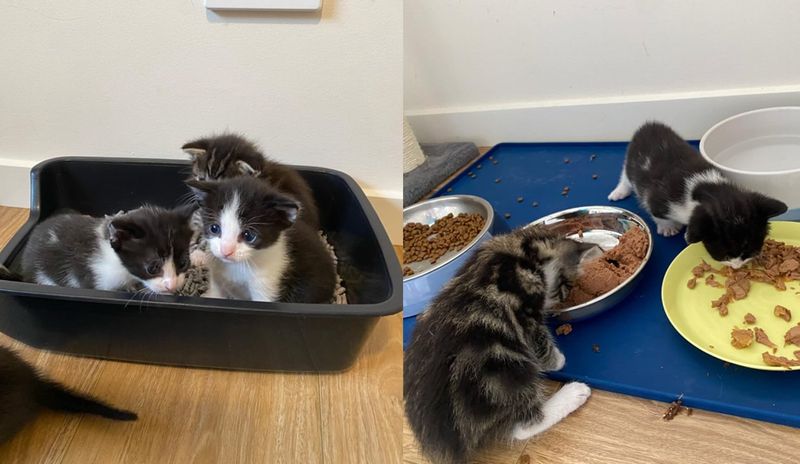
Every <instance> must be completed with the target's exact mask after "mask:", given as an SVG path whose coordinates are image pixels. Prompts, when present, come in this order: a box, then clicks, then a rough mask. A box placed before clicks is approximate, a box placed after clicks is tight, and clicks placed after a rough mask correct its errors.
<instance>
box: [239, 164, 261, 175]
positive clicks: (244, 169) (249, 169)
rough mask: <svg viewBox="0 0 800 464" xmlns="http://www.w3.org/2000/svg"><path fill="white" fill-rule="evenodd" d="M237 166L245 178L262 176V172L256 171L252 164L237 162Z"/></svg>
mask: <svg viewBox="0 0 800 464" xmlns="http://www.w3.org/2000/svg"><path fill="white" fill-rule="evenodd" d="M236 166H238V167H239V172H241V173H242V174H244V175H245V176H253V177H258V175H259V174H261V171H258V170H256V169H255V168H254V167H253V166H251V165H250V163H247V162H246V161H242V160H239V161H237V162H236Z"/></svg>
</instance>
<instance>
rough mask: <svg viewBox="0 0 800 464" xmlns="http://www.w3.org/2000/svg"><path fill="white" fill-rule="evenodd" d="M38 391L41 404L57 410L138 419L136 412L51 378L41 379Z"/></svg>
mask: <svg viewBox="0 0 800 464" xmlns="http://www.w3.org/2000/svg"><path fill="white" fill-rule="evenodd" d="M36 393H37V395H36V398H37V400H38V401H39V404H41V405H42V406H44V407H46V408H48V409H52V410H55V411H65V412H74V413H86V414H95V415H97V416H102V417H106V418H108V419H114V420H121V421H132V420H136V419H138V416H137V415H136V413H133V412H130V411H125V410H123V409H117V408H114V407H112V406H109V405H107V404H105V403H103V402H101V401H99V400H96V399H94V398H92V397H89V396H84V395H81V394H78V393H74V392H72V391H70V390H69V389H68V388H66V387H64V386H63V385H59V384H58V383H56V382H53V381H50V380H44V379H43V380H41V382H40V383H39V386H38V389H37V392H36Z"/></svg>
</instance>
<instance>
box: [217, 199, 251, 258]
mask: <svg viewBox="0 0 800 464" xmlns="http://www.w3.org/2000/svg"><path fill="white" fill-rule="evenodd" d="M219 226H220V229H222V232H221V233H220V235H219V237H212V238H211V239H209V240H208V246H209V248H210V249H211V253H213V254H214V256H216V257H217V258H219V259H221V260H223V261H226V262H231V261H243V260H246V259H247V257H248V256H249V255H250V252H251V251H252V248H250V247H249V246H247V245H246V244H244V243H240V242H239V235H241V233H242V227H241V225H240V224H239V193H238V192H234V194H233V198H232V199H231V201H230V202H228V203H226V204H225V206H223V207H222V211H221V212H220V215H219Z"/></svg>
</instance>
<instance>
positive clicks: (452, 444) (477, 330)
mask: <svg viewBox="0 0 800 464" xmlns="http://www.w3.org/2000/svg"><path fill="white" fill-rule="evenodd" d="M595 247H596V246H595V245H593V244H582V243H578V242H574V241H571V240H567V239H562V238H558V237H556V236H555V235H553V233H551V232H548V231H545V230H543V229H541V228H537V227H529V228H525V229H517V230H514V231H512V232H511V233H509V234H507V235H499V236H496V237H494V238H492V239H490V240H489V241H487V242H486V243H484V244H483V245H482V246H481V247H480V248H479V249H478V250H477V251H476V253H475V254H474V255H473V256H472V257H471V258H470V259H469V260H468V261H467V262H466V263H465V264H464V266H463V267H462V268H461V269H460V270H459V271H458V273H457V274H456V276H455V277H454V278H453V280H451V281H450V282H449V283H448V284H447V285H446V286H445V287H444V289H443V290H442V292H441V293H440V294H439V295H438V296H437V297H436V298H435V299H434V300H433V302H432V303H431V305H430V306H429V307H428V309H427V311H426V312H425V313H423V315H422V316H420V317H419V319H418V322H417V326H416V328H415V329H414V334H413V336H412V339H411V343H410V345H409V347H408V350H407V351H406V353H405V358H404V368H403V372H404V376H403V395H404V397H405V409H406V416H407V417H408V421H409V423H410V425H411V428H412V430H413V431H414V434H415V435H416V437H417V440H418V441H419V443H420V445H421V448H422V450H423V452H424V453H425V454H426V455H427V456H428V457H429V458H431V460H432V461H433V462H434V463H463V462H466V459H467V458H469V456H470V454H472V453H473V452H474V451H476V450H477V449H478V448H479V447H481V446H482V445H483V444H484V443H486V442H487V441H490V440H503V439H508V438H515V439H518V440H526V439H528V438H530V437H532V436H534V435H537V434H539V433H542V432H544V431H545V430H547V429H548V428H550V427H552V426H553V425H555V424H556V423H557V422H559V421H560V420H561V419H563V418H564V417H566V416H567V415H568V414H569V413H571V412H572V411H574V410H576V409H577V408H578V407H580V406H581V405H582V404H583V403H584V402H585V401H586V399H587V398H588V397H589V395H590V393H591V391H590V389H589V387H588V386H586V385H585V384H583V383H578V382H573V383H569V384H567V385H565V386H564V387H562V388H561V389H560V390H559V391H557V392H556V393H555V394H553V395H552V396H550V397H549V398H547V397H546V390H545V387H544V384H543V381H542V378H541V375H542V373H543V372H546V371H556V370H559V369H561V368H562V367H563V366H564V362H565V359H564V355H563V354H562V353H561V352H560V351H559V350H558V348H556V346H555V343H554V341H553V337H552V335H551V334H550V331H549V329H548V327H547V325H546V318H547V315H548V312H549V310H550V309H551V308H553V307H554V306H555V305H556V304H558V303H559V302H561V301H562V300H563V299H564V298H566V296H567V295H568V294H569V292H570V290H571V289H572V285H573V282H574V280H575V278H576V277H577V275H578V271H579V268H578V265H579V262H580V258H581V256H582V254H583V253H584V252H586V251H588V250H590V249H594V248H595Z"/></svg>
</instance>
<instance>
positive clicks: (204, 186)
mask: <svg viewBox="0 0 800 464" xmlns="http://www.w3.org/2000/svg"><path fill="white" fill-rule="evenodd" d="M185 183H186V185H187V186H188V187H189V188H190V189H191V190H192V193H194V197H195V198H196V199H197V201H199V202H200V203H202V202H203V201H205V199H206V197H208V194H209V193H211V192H213V191H215V190H216V189H217V184H216V183H214V182H205V181H202V180H187V181H186V182H185Z"/></svg>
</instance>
